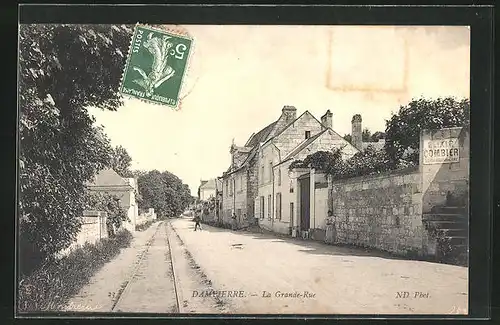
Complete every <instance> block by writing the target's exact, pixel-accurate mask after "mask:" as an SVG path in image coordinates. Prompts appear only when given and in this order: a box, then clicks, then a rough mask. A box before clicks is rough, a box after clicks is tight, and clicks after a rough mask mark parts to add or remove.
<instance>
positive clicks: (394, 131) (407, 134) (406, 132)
mask: <svg viewBox="0 0 500 325" xmlns="http://www.w3.org/2000/svg"><path fill="white" fill-rule="evenodd" d="M469 114H470V102H469V99H461V100H457V99H455V98H453V97H446V98H438V99H424V98H420V99H413V100H412V101H411V102H410V103H408V104H407V105H405V106H401V107H400V109H399V112H398V113H397V114H394V115H392V117H391V118H390V119H389V120H388V121H386V130H385V134H386V142H385V149H386V151H387V153H388V155H389V157H390V161H391V164H392V166H393V168H395V167H396V166H398V165H399V164H401V163H402V162H403V161H407V162H409V163H411V164H414V165H415V164H418V161H419V143H420V131H421V130H422V129H441V128H448V127H468V126H469Z"/></svg>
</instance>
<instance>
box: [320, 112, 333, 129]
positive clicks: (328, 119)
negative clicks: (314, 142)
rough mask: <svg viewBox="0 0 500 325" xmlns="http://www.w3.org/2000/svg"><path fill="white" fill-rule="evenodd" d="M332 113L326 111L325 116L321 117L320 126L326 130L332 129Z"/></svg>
mask: <svg viewBox="0 0 500 325" xmlns="http://www.w3.org/2000/svg"><path fill="white" fill-rule="evenodd" d="M332 116H333V114H332V112H330V110H327V111H326V113H325V115H323V116H321V124H323V125H324V126H326V127H327V128H330V129H331V128H332Z"/></svg>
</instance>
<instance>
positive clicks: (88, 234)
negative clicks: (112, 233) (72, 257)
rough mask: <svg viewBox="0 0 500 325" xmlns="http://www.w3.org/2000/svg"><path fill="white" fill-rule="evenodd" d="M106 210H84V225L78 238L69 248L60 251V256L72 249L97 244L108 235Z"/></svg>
mask: <svg viewBox="0 0 500 325" xmlns="http://www.w3.org/2000/svg"><path fill="white" fill-rule="evenodd" d="M106 218H107V217H106V212H100V211H84V212H83V217H82V227H81V228H80V231H79V232H78V235H77V236H76V240H75V241H74V242H73V243H72V244H71V245H70V247H68V248H67V249H65V250H63V251H61V252H59V256H64V255H67V254H68V253H69V252H71V251H72V250H74V249H76V248H78V247H81V246H83V245H85V244H86V243H89V244H95V243H97V242H98V241H100V240H101V239H103V238H107V237H108V230H107V226H106Z"/></svg>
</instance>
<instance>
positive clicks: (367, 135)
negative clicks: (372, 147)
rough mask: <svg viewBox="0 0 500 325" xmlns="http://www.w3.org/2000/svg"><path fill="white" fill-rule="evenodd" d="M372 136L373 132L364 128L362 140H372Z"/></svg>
mask: <svg viewBox="0 0 500 325" xmlns="http://www.w3.org/2000/svg"><path fill="white" fill-rule="evenodd" d="M371 138H372V133H371V132H370V130H368V129H366V128H365V129H364V130H363V132H361V141H363V142H370V141H371Z"/></svg>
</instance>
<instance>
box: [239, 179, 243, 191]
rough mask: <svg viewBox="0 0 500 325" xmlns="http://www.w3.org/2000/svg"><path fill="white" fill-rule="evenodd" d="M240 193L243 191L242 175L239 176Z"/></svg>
mask: <svg viewBox="0 0 500 325" xmlns="http://www.w3.org/2000/svg"><path fill="white" fill-rule="evenodd" d="M240 191H243V175H240Z"/></svg>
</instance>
